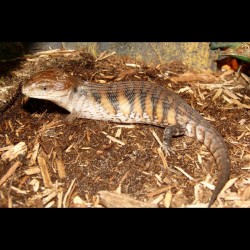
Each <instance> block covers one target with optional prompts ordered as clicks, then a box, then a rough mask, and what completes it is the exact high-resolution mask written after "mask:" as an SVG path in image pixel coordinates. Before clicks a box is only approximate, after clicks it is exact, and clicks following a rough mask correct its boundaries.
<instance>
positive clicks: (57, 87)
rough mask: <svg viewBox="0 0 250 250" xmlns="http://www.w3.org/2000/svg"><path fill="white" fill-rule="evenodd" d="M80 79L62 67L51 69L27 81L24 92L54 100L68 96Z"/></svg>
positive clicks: (23, 88)
mask: <svg viewBox="0 0 250 250" xmlns="http://www.w3.org/2000/svg"><path fill="white" fill-rule="evenodd" d="M78 81H79V80H78V79H77V78H75V77H73V76H70V75H69V74H66V73H65V72H63V71H62V70H60V69H49V70H46V71H42V72H39V73H37V74H36V75H34V76H33V77H32V78H31V79H29V80H28V81H27V82H25V83H24V84H23V87H22V93H23V94H24V95H26V96H28V97H32V98H38V99H46V100H52V101H53V100H55V99H57V98H62V97H63V96H68V95H69V92H70V90H71V89H72V88H74V86H75V85H76V84H77V83H78Z"/></svg>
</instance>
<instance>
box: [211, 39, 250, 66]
mask: <svg viewBox="0 0 250 250" xmlns="http://www.w3.org/2000/svg"><path fill="white" fill-rule="evenodd" d="M210 49H212V50H213V49H223V50H219V56H231V57H234V58H237V59H239V60H242V61H244V62H247V63H250V42H227V43H223V42H212V43H210Z"/></svg>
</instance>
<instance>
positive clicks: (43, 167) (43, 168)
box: [37, 156, 52, 188]
mask: <svg viewBox="0 0 250 250" xmlns="http://www.w3.org/2000/svg"><path fill="white" fill-rule="evenodd" d="M37 161H38V165H39V167H40V169H41V174H42V177H43V183H44V186H45V187H46V188H51V187H52V181H51V179H50V175H49V171H48V168H47V164H46V161H45V159H44V158H43V157H41V156H38V157H37Z"/></svg>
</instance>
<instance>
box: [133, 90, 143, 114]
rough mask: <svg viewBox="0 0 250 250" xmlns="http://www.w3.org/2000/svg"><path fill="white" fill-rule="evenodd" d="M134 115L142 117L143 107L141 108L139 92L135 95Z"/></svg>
mask: <svg viewBox="0 0 250 250" xmlns="http://www.w3.org/2000/svg"><path fill="white" fill-rule="evenodd" d="M134 113H135V114H138V115H139V116H140V117H142V107H141V102H140V96H139V92H137V93H136V95H135V103H134Z"/></svg>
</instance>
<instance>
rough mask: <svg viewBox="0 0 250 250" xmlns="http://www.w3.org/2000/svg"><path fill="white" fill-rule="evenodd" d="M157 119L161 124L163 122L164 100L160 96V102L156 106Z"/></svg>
mask: <svg viewBox="0 0 250 250" xmlns="http://www.w3.org/2000/svg"><path fill="white" fill-rule="evenodd" d="M156 118H157V120H158V122H159V123H162V122H163V98H162V96H160V98H159V101H158V103H157V105H156Z"/></svg>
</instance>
